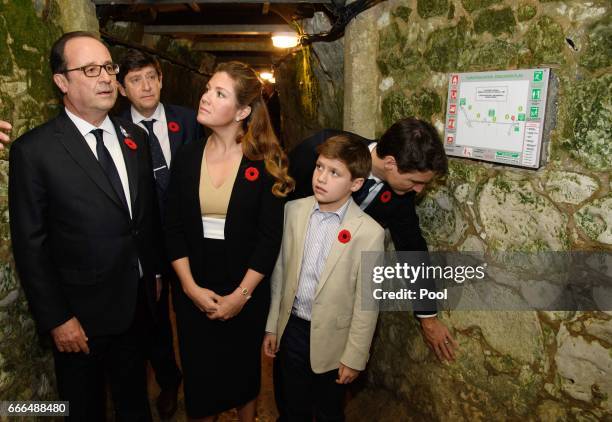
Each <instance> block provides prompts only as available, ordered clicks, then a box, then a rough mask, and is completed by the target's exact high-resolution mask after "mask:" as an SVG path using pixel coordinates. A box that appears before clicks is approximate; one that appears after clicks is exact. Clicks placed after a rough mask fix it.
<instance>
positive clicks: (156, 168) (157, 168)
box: [141, 119, 170, 197]
mask: <svg viewBox="0 0 612 422" xmlns="http://www.w3.org/2000/svg"><path fill="white" fill-rule="evenodd" d="M141 123H142V124H143V125H144V126H145V127H146V128H147V131H148V132H149V146H150V147H151V161H152V164H153V175H154V176H155V181H156V182H157V186H158V188H159V190H160V191H161V192H160V193H161V194H162V197H163V193H164V192H165V191H166V189H167V188H168V183H169V182H170V170H169V169H168V163H166V158H165V157H164V152H163V151H162V148H161V144H160V143H159V139H158V138H157V136H155V132H153V123H155V119H151V120H142V121H141Z"/></svg>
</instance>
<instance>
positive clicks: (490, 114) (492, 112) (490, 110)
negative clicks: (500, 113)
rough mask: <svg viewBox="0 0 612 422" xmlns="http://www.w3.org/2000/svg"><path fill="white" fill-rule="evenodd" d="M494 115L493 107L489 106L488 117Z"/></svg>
mask: <svg viewBox="0 0 612 422" xmlns="http://www.w3.org/2000/svg"><path fill="white" fill-rule="evenodd" d="M494 116H495V109H494V108H491V109H489V117H494Z"/></svg>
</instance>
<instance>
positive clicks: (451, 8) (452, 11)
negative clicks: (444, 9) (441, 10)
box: [446, 3, 455, 20]
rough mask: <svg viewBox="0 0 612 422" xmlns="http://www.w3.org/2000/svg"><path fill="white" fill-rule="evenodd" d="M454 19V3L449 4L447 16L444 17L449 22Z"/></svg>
mask: <svg viewBox="0 0 612 422" xmlns="http://www.w3.org/2000/svg"><path fill="white" fill-rule="evenodd" d="M454 17H455V3H451V4H450V8H449V9H448V14H447V15H446V19H448V20H451V19H452V18H454Z"/></svg>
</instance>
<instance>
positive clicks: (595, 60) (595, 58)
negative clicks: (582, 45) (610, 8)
mask: <svg viewBox="0 0 612 422" xmlns="http://www.w3.org/2000/svg"><path fill="white" fill-rule="evenodd" d="M580 64H581V65H582V66H584V67H586V68H587V69H591V70H595V69H601V68H604V67H608V66H611V65H612V17H610V18H608V22H607V23H601V24H599V25H597V26H595V27H594V28H592V29H591V30H590V31H589V32H588V41H587V48H586V49H585V51H584V53H582V56H581V57H580Z"/></svg>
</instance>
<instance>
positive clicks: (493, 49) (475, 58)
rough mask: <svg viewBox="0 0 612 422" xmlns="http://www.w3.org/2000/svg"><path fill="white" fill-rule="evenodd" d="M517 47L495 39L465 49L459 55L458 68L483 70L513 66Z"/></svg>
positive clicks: (515, 63) (515, 60)
mask: <svg viewBox="0 0 612 422" xmlns="http://www.w3.org/2000/svg"><path fill="white" fill-rule="evenodd" d="M518 52H519V48H518V46H517V45H515V44H512V43H509V42H507V41H504V40H500V39H495V40H493V41H491V42H489V43H486V44H484V45H482V46H475V47H474V48H471V49H465V50H463V51H462V52H461V54H460V55H459V63H458V69H459V70H466V71H484V70H504V69H512V68H515V67H516V65H517V63H518Z"/></svg>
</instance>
